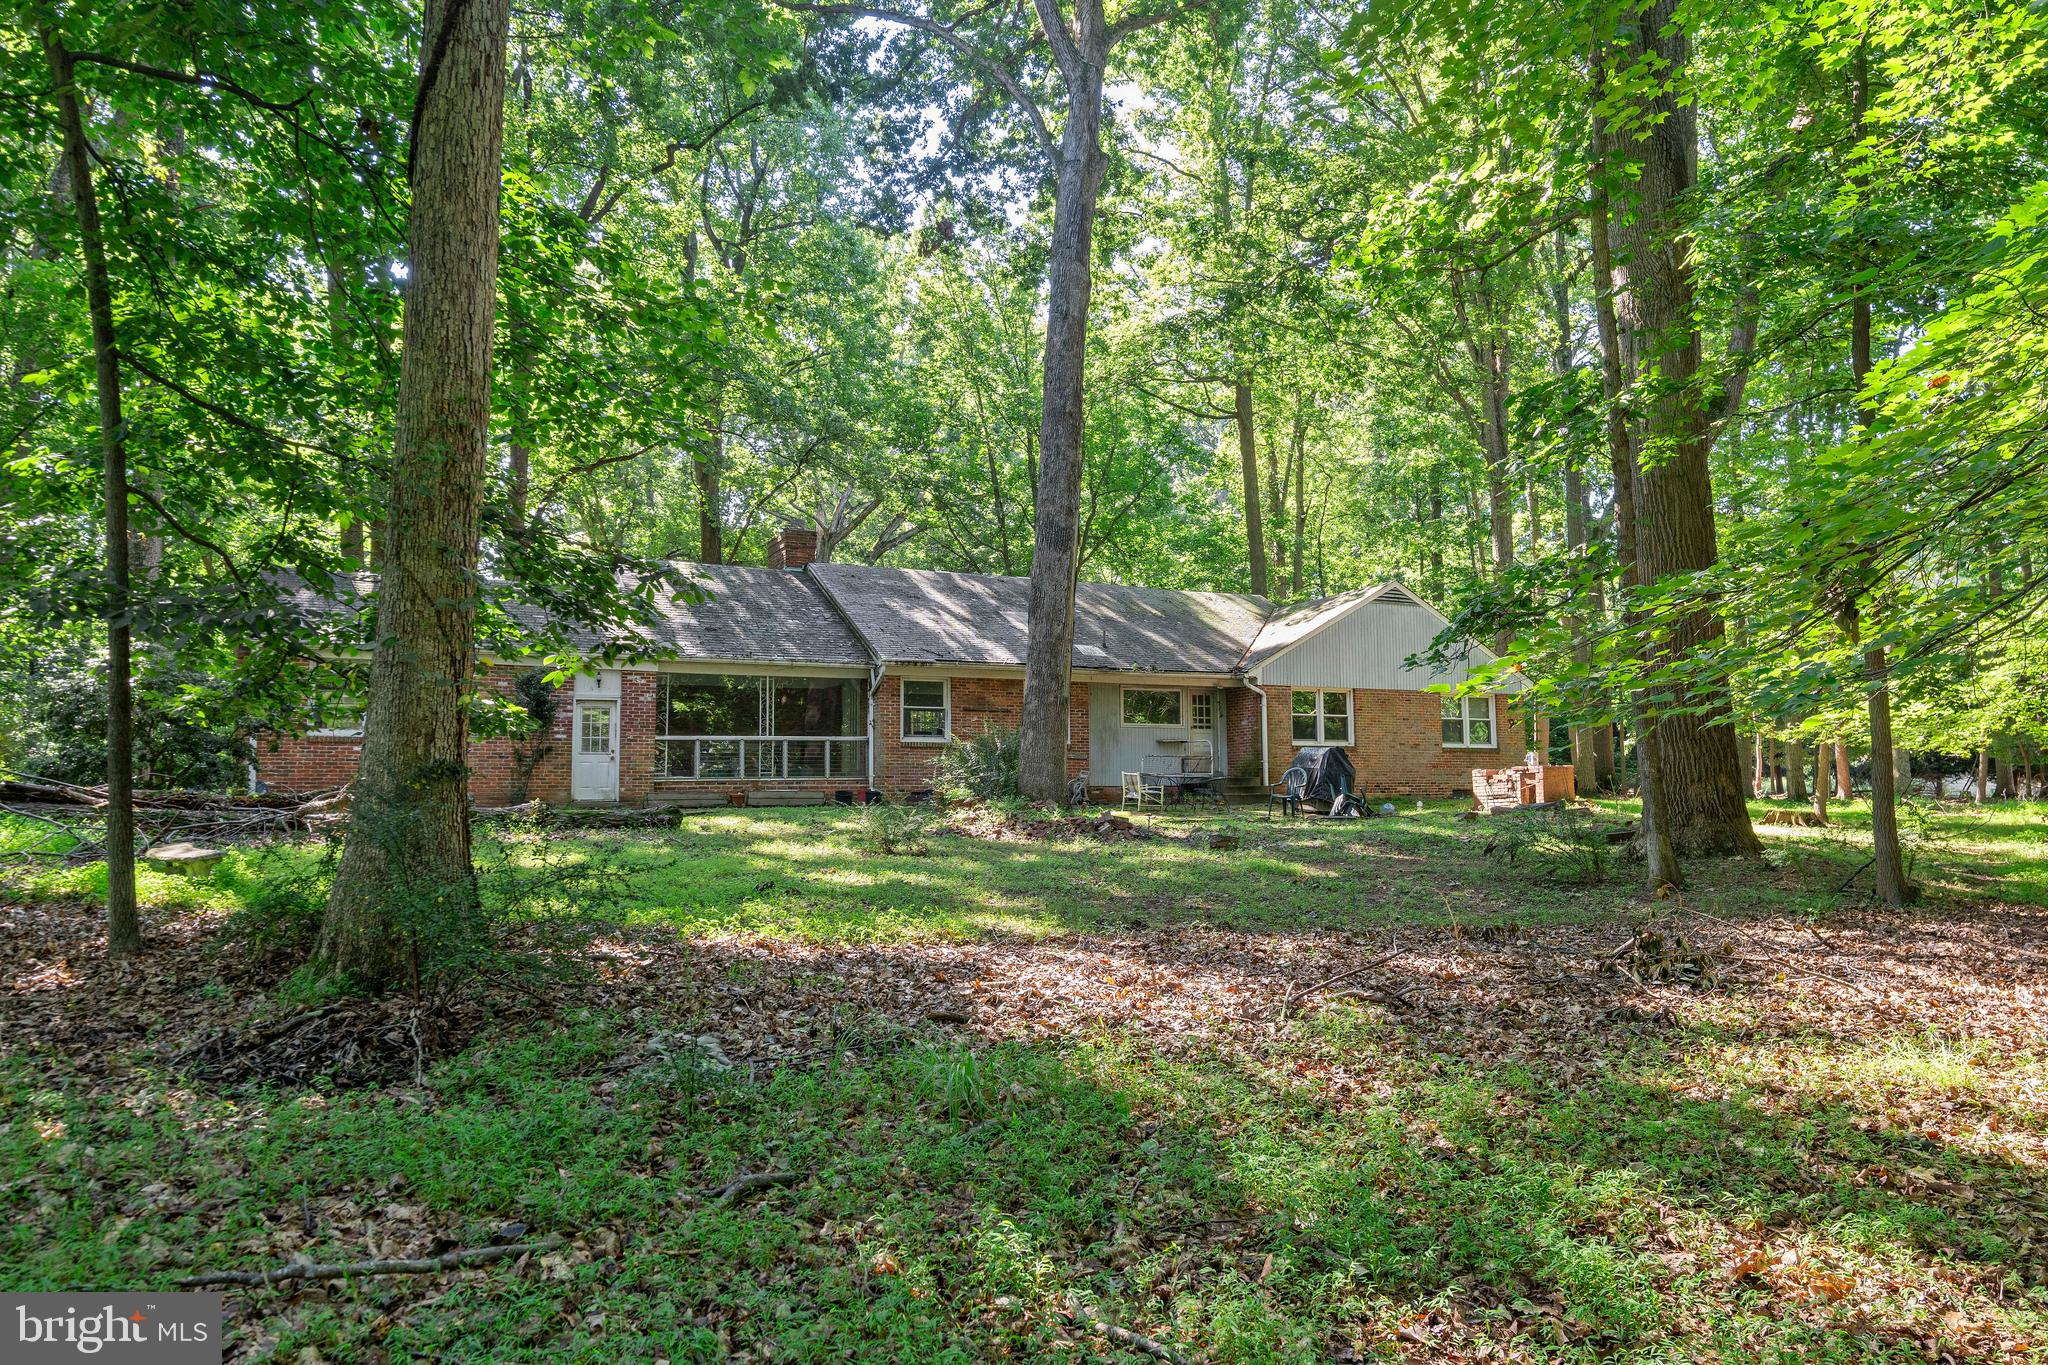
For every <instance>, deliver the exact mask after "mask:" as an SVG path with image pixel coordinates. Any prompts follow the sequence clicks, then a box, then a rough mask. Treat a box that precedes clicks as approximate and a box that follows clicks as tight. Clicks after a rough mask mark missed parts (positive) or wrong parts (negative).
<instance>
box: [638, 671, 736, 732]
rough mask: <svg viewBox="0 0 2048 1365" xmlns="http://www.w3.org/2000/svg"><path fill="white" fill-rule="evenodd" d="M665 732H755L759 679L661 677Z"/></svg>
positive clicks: (703, 675) (729, 675) (720, 675)
mask: <svg viewBox="0 0 2048 1365" xmlns="http://www.w3.org/2000/svg"><path fill="white" fill-rule="evenodd" d="M661 694H662V695H661V701H662V705H661V733H662V734H664V735H758V734H760V733H761V680H760V679H759V678H748V677H742V676H740V675H737V674H732V673H670V674H667V675H665V676H664V677H663V678H662V680H661Z"/></svg>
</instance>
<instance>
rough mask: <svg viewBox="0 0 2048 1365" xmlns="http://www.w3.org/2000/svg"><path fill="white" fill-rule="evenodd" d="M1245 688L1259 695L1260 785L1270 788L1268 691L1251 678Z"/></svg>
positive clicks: (1271, 774) (1246, 681)
mask: <svg viewBox="0 0 2048 1365" xmlns="http://www.w3.org/2000/svg"><path fill="white" fill-rule="evenodd" d="M1245 686H1246V687H1249V688H1251V690H1252V691H1254V692H1256V693H1258V694H1259V785H1260V786H1262V787H1270V786H1272V785H1273V765H1272V764H1270V763H1268V762H1267V761H1266V736H1267V734H1268V733H1269V731H1268V729H1267V726H1266V689H1265V686H1264V685H1263V684H1260V683H1256V682H1253V681H1252V680H1251V679H1250V678H1246V679H1245Z"/></svg>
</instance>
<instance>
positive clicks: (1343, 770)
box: [1294, 747, 1358, 806]
mask: <svg viewBox="0 0 2048 1365" xmlns="http://www.w3.org/2000/svg"><path fill="white" fill-rule="evenodd" d="M1294 766H1295V767H1297V768H1303V769H1306V770H1307V772H1308V788H1307V790H1306V791H1304V792H1303V793H1302V795H1303V796H1304V797H1305V798H1306V799H1308V800H1310V801H1313V802H1315V803H1316V804H1317V805H1319V806H1334V805H1335V804H1336V803H1337V798H1338V797H1340V796H1350V797H1356V796H1357V794H1358V774H1357V773H1356V772H1354V771H1353V770H1352V767H1351V755H1349V754H1347V753H1345V752H1344V751H1343V750H1342V749H1337V748H1330V747H1318V748H1313V749H1296V750H1295V751H1294Z"/></svg>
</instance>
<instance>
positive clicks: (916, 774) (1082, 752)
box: [875, 674, 1088, 796]
mask: <svg viewBox="0 0 2048 1365" xmlns="http://www.w3.org/2000/svg"><path fill="white" fill-rule="evenodd" d="M951 682H952V684H953V686H952V705H953V734H954V735H955V736H956V737H958V738H961V739H966V738H968V737H970V736H973V735H978V734H982V733H983V732H985V731H988V730H997V729H1001V730H1015V729H1017V728H1018V726H1020V725H1021V724H1023V720H1024V680H1023V679H1022V678H953V679H951ZM1067 704H1068V706H1069V707H1070V708H1071V709H1072V712H1073V716H1072V722H1071V724H1070V725H1069V727H1068V728H1069V731H1070V736H1069V739H1068V743H1067V777H1068V779H1069V780H1072V779H1073V778H1076V777H1081V776H1084V775H1085V774H1086V773H1087V771H1088V687H1087V685H1086V684H1085V683H1075V684H1073V688H1072V692H1071V694H1070V695H1069V697H1068V698H1067ZM875 725H876V734H877V735H878V736H879V737H880V740H881V747H880V749H879V751H878V752H877V754H876V756H875V757H876V761H875V785H876V786H877V787H879V788H881V789H882V791H883V792H885V793H887V794H888V795H890V796H901V795H903V794H904V793H906V792H914V791H923V790H924V789H926V788H928V787H930V786H931V785H932V782H933V779H934V775H935V774H936V772H937V770H938V762H939V755H940V754H942V753H944V752H945V747H946V746H945V745H943V744H911V743H905V742H904V739H903V679H902V678H900V677H897V676H896V675H894V674H889V675H887V676H885V677H884V678H883V679H882V694H881V695H880V696H878V697H876V698H875Z"/></svg>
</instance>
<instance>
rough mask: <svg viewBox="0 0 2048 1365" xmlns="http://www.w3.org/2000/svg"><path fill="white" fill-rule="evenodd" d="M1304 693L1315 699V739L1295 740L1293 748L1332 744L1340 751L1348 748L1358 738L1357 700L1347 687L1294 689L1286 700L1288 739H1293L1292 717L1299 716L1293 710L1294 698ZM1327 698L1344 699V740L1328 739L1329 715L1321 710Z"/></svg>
mask: <svg viewBox="0 0 2048 1365" xmlns="http://www.w3.org/2000/svg"><path fill="white" fill-rule="evenodd" d="M1304 692H1307V693H1311V694H1313V695H1314V697H1315V699H1316V709H1315V717H1316V737H1315V738H1314V739H1295V740H1294V747H1295V748H1297V749H1306V748H1310V747H1312V746H1320V745H1326V744H1334V745H1336V746H1337V747H1338V748H1340V749H1348V748H1350V747H1351V746H1352V744H1353V743H1354V742H1356V740H1357V738H1358V698H1357V697H1355V696H1353V695H1352V692H1351V689H1350V688H1348V687H1297V688H1295V689H1294V691H1293V693H1292V694H1291V695H1289V697H1288V698H1287V734H1288V737H1289V738H1290V739H1293V736H1294V717H1295V716H1296V715H1297V714H1299V713H1298V712H1296V711H1295V709H1294V698H1295V697H1298V696H1300V695H1301V694H1302V693H1304ZM1328 696H1340V697H1342V698H1344V738H1342V739H1331V738H1329V722H1330V715H1329V713H1328V712H1327V711H1325V710H1324V709H1323V698H1324V697H1328Z"/></svg>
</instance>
